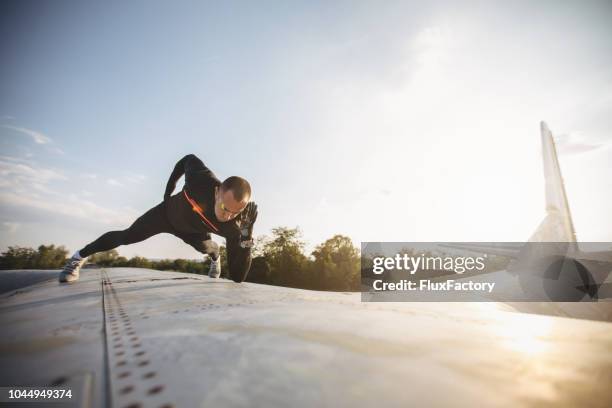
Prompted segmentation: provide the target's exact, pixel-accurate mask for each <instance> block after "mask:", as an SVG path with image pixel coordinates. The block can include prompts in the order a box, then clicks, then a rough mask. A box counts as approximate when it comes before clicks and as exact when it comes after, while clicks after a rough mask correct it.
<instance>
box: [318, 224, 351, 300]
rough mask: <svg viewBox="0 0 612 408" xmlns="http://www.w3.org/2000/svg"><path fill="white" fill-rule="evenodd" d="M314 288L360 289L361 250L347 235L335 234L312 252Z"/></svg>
mask: <svg viewBox="0 0 612 408" xmlns="http://www.w3.org/2000/svg"><path fill="white" fill-rule="evenodd" d="M312 256H313V257H314V261H313V262H312V264H311V271H312V273H311V276H312V279H313V281H314V282H315V286H314V287H313V289H332V290H358V289H359V282H360V270H359V267H360V257H359V250H358V249H357V248H355V246H353V242H352V241H351V239H350V238H349V237H347V236H343V235H334V236H333V237H332V238H330V239H328V240H327V241H325V242H324V243H322V244H320V245H319V246H317V247H316V249H315V250H314V251H313V252H312Z"/></svg>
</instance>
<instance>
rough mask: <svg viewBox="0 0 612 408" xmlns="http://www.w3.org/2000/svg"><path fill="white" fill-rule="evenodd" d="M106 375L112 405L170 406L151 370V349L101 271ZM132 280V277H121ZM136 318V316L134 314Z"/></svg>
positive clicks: (133, 407) (157, 376) (126, 407)
mask: <svg viewBox="0 0 612 408" xmlns="http://www.w3.org/2000/svg"><path fill="white" fill-rule="evenodd" d="M101 277H102V287H103V299H104V301H103V307H104V320H105V336H106V359H107V375H108V384H109V385H110V387H109V393H110V399H111V401H112V405H113V407H115V408H136V407H139V408H148V407H162V406H166V407H170V406H173V404H172V403H170V402H169V401H168V396H167V395H166V394H167V393H165V392H164V391H165V388H166V386H165V384H163V383H162V382H161V381H162V378H161V377H162V375H161V373H159V372H157V371H155V370H151V368H150V366H151V360H152V359H153V358H154V354H155V353H154V352H151V351H150V350H147V349H146V345H145V344H143V341H142V339H141V338H140V336H139V335H138V332H137V330H136V329H135V328H134V326H133V323H132V319H131V316H130V313H129V308H128V307H127V306H125V305H124V304H122V302H121V300H120V298H119V296H118V294H117V291H116V290H115V288H114V286H113V281H112V280H111V278H110V277H109V276H108V274H107V273H106V271H105V270H103V271H102V274H101ZM123 282H124V283H134V282H137V281H136V280H124V281H123ZM136 318H137V317H136Z"/></svg>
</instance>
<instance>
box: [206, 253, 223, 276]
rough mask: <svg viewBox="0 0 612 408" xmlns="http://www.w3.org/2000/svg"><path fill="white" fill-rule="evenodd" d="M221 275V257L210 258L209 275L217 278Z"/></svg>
mask: <svg viewBox="0 0 612 408" xmlns="http://www.w3.org/2000/svg"><path fill="white" fill-rule="evenodd" d="M219 276H221V257H218V258H217V260H216V261H215V260H214V259H212V258H210V269H209V270H208V277H209V278H214V279H217V278H218V277H219Z"/></svg>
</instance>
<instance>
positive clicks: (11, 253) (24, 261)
mask: <svg viewBox="0 0 612 408" xmlns="http://www.w3.org/2000/svg"><path fill="white" fill-rule="evenodd" d="M35 259H36V251H35V250H34V249H32V248H24V247H19V246H11V247H8V250H7V251H6V252H3V253H2V256H1V257H0V269H30V268H32V267H33V265H34V260H35Z"/></svg>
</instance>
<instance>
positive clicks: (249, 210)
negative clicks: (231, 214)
mask: <svg viewBox="0 0 612 408" xmlns="http://www.w3.org/2000/svg"><path fill="white" fill-rule="evenodd" d="M256 220H257V204H255V203H254V202H252V201H251V202H250V203H248V204H247V206H246V207H245V208H244V210H242V212H241V213H240V242H241V243H242V242H245V241H250V242H251V243H252V242H253V225H254V224H255V221H256Z"/></svg>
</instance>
